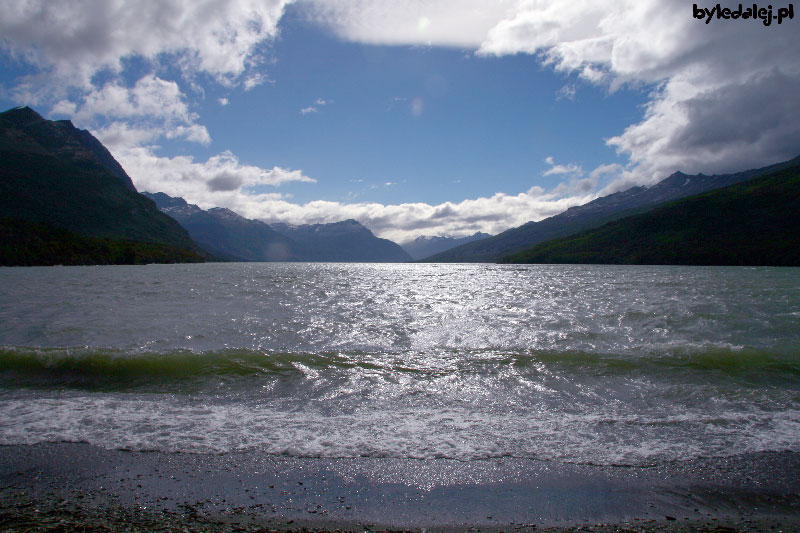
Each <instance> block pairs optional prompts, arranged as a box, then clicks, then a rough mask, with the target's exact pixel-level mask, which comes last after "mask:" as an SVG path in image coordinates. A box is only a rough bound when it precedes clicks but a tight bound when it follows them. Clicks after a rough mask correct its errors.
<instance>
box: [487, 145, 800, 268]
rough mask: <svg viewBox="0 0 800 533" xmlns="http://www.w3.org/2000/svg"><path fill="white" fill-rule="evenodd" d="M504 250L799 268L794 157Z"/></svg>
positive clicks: (543, 256)
mask: <svg viewBox="0 0 800 533" xmlns="http://www.w3.org/2000/svg"><path fill="white" fill-rule="evenodd" d="M795 161H797V164H795V165H793V166H789V167H783V168H781V169H779V170H776V171H774V172H770V173H768V174H767V175H765V176H759V177H754V178H751V179H749V180H747V181H744V182H741V183H737V184H734V185H729V186H727V187H723V188H719V189H715V190H713V191H709V192H705V193H701V194H698V195H693V196H689V197H686V198H682V199H680V200H675V201H672V202H667V203H665V204H661V205H659V206H658V207H655V208H653V209H651V210H649V211H646V212H644V213H641V214H637V215H632V216H629V217H625V218H621V219H618V220H615V221H612V222H609V223H607V224H605V225H603V226H601V227H599V228H595V229H592V230H587V231H585V232H581V233H578V234H575V235H571V236H568V237H562V238H560V239H555V240H552V241H547V242H544V243H541V244H539V245H537V246H534V247H533V248H531V249H528V250H525V251H523V252H519V253H516V254H513V255H510V256H508V257H506V258H504V259H503V260H502V262H505V263H589V264H598V263H601V264H677V265H740V266H745V265H747V266H800V216H798V214H797V209H798V206H800V161H798V160H795Z"/></svg>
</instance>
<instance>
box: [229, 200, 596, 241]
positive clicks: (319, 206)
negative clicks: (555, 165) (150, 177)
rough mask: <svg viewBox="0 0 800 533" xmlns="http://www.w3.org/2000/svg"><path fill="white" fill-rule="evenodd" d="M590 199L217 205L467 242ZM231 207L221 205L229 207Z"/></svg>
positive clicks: (270, 217) (397, 235) (249, 213)
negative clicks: (352, 221)
mask: <svg viewBox="0 0 800 533" xmlns="http://www.w3.org/2000/svg"><path fill="white" fill-rule="evenodd" d="M592 198H593V196H591V195H581V196H572V197H558V196H557V195H555V194H553V193H545V192H544V191H543V190H542V189H541V188H539V187H533V188H531V189H530V190H528V191H526V192H523V193H519V194H517V195H509V194H504V193H497V194H495V195H493V196H491V197H485V198H476V199H468V200H463V201H461V202H445V203H442V204H438V205H431V204H427V203H422V202H420V203H405V204H395V205H385V204H380V203H349V204H345V203H341V202H330V201H314V202H308V203H306V204H296V203H291V202H287V201H286V200H285V199H275V198H274V197H273V198H264V197H263V196H258V195H251V196H246V195H239V196H235V197H234V196H230V197H228V198H226V199H225V200H222V198H221V197H220V198H218V199H216V200H217V201H220V203H217V204H215V205H223V206H225V207H228V208H230V209H233V210H234V211H236V212H238V213H240V214H242V215H243V216H246V217H248V218H258V219H263V220H266V221H268V222H269V221H284V222H289V223H292V224H315V223H326V222H336V221H339V220H343V219H346V218H353V219H355V220H358V221H359V222H361V223H362V224H364V225H365V226H367V227H368V228H370V229H371V230H372V231H373V232H374V233H375V234H376V235H378V236H380V237H384V238H387V239H392V240H394V241H395V242H403V241H407V240H410V239H413V238H416V237H418V236H419V235H421V234H428V235H455V236H466V235H471V234H473V233H475V232H476V231H479V230H480V231H486V232H489V233H499V232H501V231H503V230H506V229H508V228H509V227H512V226H518V225H520V224H524V223H525V222H528V221H529V220H539V219H542V218H546V217H548V216H552V215H555V214H557V213H560V212H561V211H564V210H565V209H568V208H569V207H572V206H574V205H580V204H582V203H585V202H586V201H589V200H591V199H592ZM226 201H227V203H223V202H226Z"/></svg>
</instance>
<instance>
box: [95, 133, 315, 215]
mask: <svg viewBox="0 0 800 533" xmlns="http://www.w3.org/2000/svg"><path fill="white" fill-rule="evenodd" d="M120 131H121V132H122V133H121V135H136V132H126V131H125V130H124V129H123V130H112V131H99V132H97V135H98V137H99V138H100V140H101V142H103V143H104V144H106V145H109V146H115V144H114V143H116V142H119V141H118V139H117V138H115V137H114V135H120ZM123 142H124V141H123ZM154 148H155V147H153V146H136V145H128V144H122V145H119V146H115V150H114V155H115V157H116V159H117V160H118V161H119V162H120V164H121V165H122V166H123V168H125V170H126V171H127V172H128V174H129V175H130V176H131V178H132V179H133V180H134V183H135V184H136V187H137V189H139V190H144V191H150V192H165V193H167V194H170V195H172V196H182V197H185V198H186V199H187V200H189V201H191V202H194V203H197V204H200V205H202V206H205V207H214V206H223V207H229V206H232V205H238V204H237V200H236V198H237V197H247V198H248V200H247V201H251V200H252V199H253V198H270V199H274V198H276V196H272V195H271V193H270V194H267V195H258V194H252V192H251V189H252V188H253V187H257V186H262V185H268V186H275V187H277V186H279V185H281V184H283V183H289V182H306V183H315V182H316V180H315V179H313V178H310V177H308V176H306V175H304V174H303V172H302V171H300V170H291V169H285V168H281V167H277V166H276V167H273V168H272V169H264V168H261V167H258V166H255V165H247V164H242V163H241V162H240V161H239V159H238V158H237V157H236V156H235V155H234V154H233V153H231V152H229V151H226V152H223V153H221V154H217V155H215V156H212V157H210V158H209V159H208V160H206V161H205V162H198V161H195V160H194V158H192V157H190V156H176V157H164V156H158V155H156V153H155V151H154ZM277 197H280V198H283V196H282V195H280V194H278V196H277Z"/></svg>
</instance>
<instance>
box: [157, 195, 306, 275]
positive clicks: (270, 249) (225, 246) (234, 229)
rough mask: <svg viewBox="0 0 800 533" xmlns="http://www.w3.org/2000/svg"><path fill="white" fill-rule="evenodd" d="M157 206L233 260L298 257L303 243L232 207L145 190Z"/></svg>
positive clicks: (199, 240) (206, 246) (216, 252)
mask: <svg viewBox="0 0 800 533" xmlns="http://www.w3.org/2000/svg"><path fill="white" fill-rule="evenodd" d="M142 194H143V195H145V196H147V197H148V198H150V199H151V200H153V201H154V202H155V203H156V206H157V207H158V208H159V209H160V210H161V211H162V212H163V213H166V214H167V215H169V216H171V217H172V218H174V219H175V220H176V221H178V223H179V224H180V225H181V226H183V227H184V228H185V229H186V230H187V231H188V232H189V235H190V236H191V237H192V239H194V240H195V242H197V243H198V244H200V246H202V247H203V248H204V249H205V250H207V251H208V252H210V253H212V254H214V255H215V256H217V257H219V258H222V259H227V260H230V261H298V260H301V259H302V258H303V255H302V251H301V249H300V246H298V245H297V243H295V242H293V241H292V240H291V239H287V238H286V237H284V236H283V235H281V234H280V233H278V232H277V231H275V230H273V229H272V228H270V227H269V225H267V224H265V223H264V222H261V221H258V220H249V219H246V218H244V217H242V216H239V215H237V214H236V213H234V212H233V211H231V210H230V209H224V208H219V207H215V208H212V209H209V210H207V211H206V210H203V209H200V208H199V207H198V206H196V205H194V204H189V203H187V202H186V200H184V199H183V198H179V197H172V196H168V195H166V194H164V193H163V192H157V193H154V194H153V193H148V192H143V193H142Z"/></svg>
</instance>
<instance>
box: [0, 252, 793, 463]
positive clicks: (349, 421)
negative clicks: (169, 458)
mask: <svg viewBox="0 0 800 533" xmlns="http://www.w3.org/2000/svg"><path fill="white" fill-rule="evenodd" d="M59 441H72V442H88V443H90V444H94V445H97V446H100V447H102V448H108V449H130V450H158V451H180V452H199V453H207V452H214V453H218V452H226V451H233V450H258V451H262V452H264V453H267V454H275V455H288V456H293V457H323V458H324V457H390V458H420V459H428V458H452V459H459V460H465V461H468V460H473V459H486V458H496V457H513V458H535V459H543V460H548V461H557V462H562V463H582V464H598V465H645V464H654V463H662V462H665V461H673V460H682V459H692V458H698V457H724V456H727V455H732V454H740V453H747V452H763V451H793V452H798V451H800V269H796V268H794V269H793V268H741V267H733V268H728V267H669V266H560V265H530V266H516V265H450V264H322V263H292V264H287V263H227V264H224V263H221V264H196V265H150V266H103V267H99V266H98V267H33V268H0V444H33V443H39V442H59Z"/></svg>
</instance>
